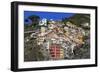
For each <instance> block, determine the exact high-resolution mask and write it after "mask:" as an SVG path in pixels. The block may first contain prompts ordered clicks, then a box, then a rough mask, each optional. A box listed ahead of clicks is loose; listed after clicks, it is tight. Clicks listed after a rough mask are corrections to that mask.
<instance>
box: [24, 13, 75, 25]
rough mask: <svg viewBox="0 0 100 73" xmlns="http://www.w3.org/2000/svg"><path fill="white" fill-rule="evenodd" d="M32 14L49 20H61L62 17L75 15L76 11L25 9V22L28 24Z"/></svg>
mask: <svg viewBox="0 0 100 73" xmlns="http://www.w3.org/2000/svg"><path fill="white" fill-rule="evenodd" d="M31 15H37V16H39V17H40V19H43V18H46V19H48V20H50V19H53V20H61V19H62V18H65V17H66V18H69V17H71V16H73V15H74V13H61V12H40V11H24V20H25V21H24V22H25V23H26V24H28V23H31V20H29V18H28V17H29V16H31Z"/></svg>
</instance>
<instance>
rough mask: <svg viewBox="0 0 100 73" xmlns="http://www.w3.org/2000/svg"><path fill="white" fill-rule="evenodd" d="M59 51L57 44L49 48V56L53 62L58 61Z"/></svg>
mask: <svg viewBox="0 0 100 73" xmlns="http://www.w3.org/2000/svg"><path fill="white" fill-rule="evenodd" d="M60 49H61V47H60V45H58V44H52V45H51V46H50V49H49V50H50V55H51V58H52V59H53V60H56V59H60Z"/></svg>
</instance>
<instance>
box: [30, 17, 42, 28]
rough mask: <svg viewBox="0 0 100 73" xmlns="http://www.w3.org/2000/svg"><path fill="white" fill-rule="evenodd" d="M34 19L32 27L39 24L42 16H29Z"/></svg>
mask: <svg viewBox="0 0 100 73" xmlns="http://www.w3.org/2000/svg"><path fill="white" fill-rule="evenodd" d="M28 18H29V19H30V20H31V21H32V27H36V26H37V25H38V24H39V20H40V17H39V16H37V15H31V16H29V17H28Z"/></svg>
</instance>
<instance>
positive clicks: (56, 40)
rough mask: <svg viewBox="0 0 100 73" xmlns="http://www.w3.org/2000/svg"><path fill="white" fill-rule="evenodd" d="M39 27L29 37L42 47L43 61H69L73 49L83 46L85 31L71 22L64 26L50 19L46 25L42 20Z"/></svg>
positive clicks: (45, 20) (45, 21) (44, 20)
mask: <svg viewBox="0 0 100 73" xmlns="http://www.w3.org/2000/svg"><path fill="white" fill-rule="evenodd" d="M39 27H40V29H39V30H38V31H36V32H35V33H32V35H31V37H34V38H36V40H37V44H38V45H42V47H41V52H42V53H43V55H44V56H45V60H47V59H49V60H57V59H64V58H69V59H70V58H72V57H73V54H74V49H75V47H79V46H80V45H82V44H84V39H83V36H84V35H85V31H84V30H83V29H82V28H80V27H77V26H76V25H74V24H72V23H71V22H66V25H65V24H63V23H62V24H60V23H57V21H54V20H52V19H51V20H50V21H49V23H48V24H47V19H45V18H44V19H42V20H41V21H40V22H39Z"/></svg>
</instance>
